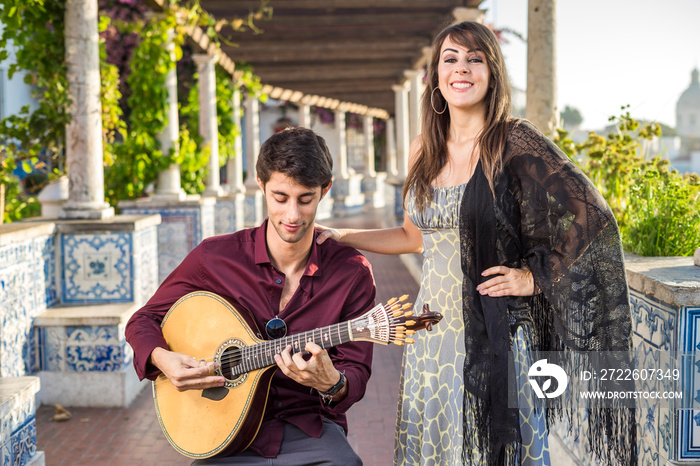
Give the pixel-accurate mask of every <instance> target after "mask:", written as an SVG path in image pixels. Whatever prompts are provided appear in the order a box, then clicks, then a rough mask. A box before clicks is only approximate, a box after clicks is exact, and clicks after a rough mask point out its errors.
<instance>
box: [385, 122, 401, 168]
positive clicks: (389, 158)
mask: <svg viewBox="0 0 700 466" xmlns="http://www.w3.org/2000/svg"><path fill="white" fill-rule="evenodd" d="M386 173H387V175H389V176H390V177H391V178H395V177H396V176H398V174H399V172H398V170H397V169H396V128H395V126H394V119H393V118H389V119H388V120H386Z"/></svg>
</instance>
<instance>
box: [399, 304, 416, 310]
mask: <svg viewBox="0 0 700 466" xmlns="http://www.w3.org/2000/svg"><path fill="white" fill-rule="evenodd" d="M411 306H413V304H411V303H406V304H404V305H403V306H401V309H411Z"/></svg>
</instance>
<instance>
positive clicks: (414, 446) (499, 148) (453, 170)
mask: <svg viewBox="0 0 700 466" xmlns="http://www.w3.org/2000/svg"><path fill="white" fill-rule="evenodd" d="M510 111H511V100H510V86H509V82H508V76H507V72H506V68H505V62H504V59H503V55H502V53H501V50H500V46H499V45H498V41H497V39H496V37H495V35H494V34H493V33H492V32H491V30H489V29H488V28H487V27H485V26H483V25H481V24H479V23H472V22H464V23H460V24H456V25H453V26H450V27H448V28H446V29H444V30H443V31H442V32H440V33H439V34H438V35H437V37H436V38H435V40H434V43H433V51H432V58H431V63H430V65H429V68H428V76H427V85H426V90H425V93H424V95H423V107H422V133H421V135H420V136H419V137H418V138H416V140H414V141H413V143H412V144H411V153H410V160H409V163H410V170H409V173H408V177H407V179H406V183H405V185H404V193H403V194H404V200H405V205H406V215H405V218H404V224H403V226H402V227H399V228H393V229H383V230H332V229H331V230H328V231H327V232H325V233H323V234H322V235H321V238H325V237H328V236H333V237H335V238H336V239H339V240H340V241H341V242H343V243H345V244H349V245H351V246H354V247H356V248H358V249H364V250H368V251H372V252H378V253H386V254H397V253H398V254H400V253H408V252H421V251H422V252H423V256H424V262H423V273H422V278H421V289H420V291H419V294H418V297H417V299H416V308H417V309H420V308H421V307H422V305H423V303H428V304H429V305H430V307H431V308H432V309H433V310H436V311H439V312H441V313H442V314H443V315H444V319H443V321H442V322H440V324H439V325H437V326H436V328H435V329H434V330H433V332H424V333H422V334H420V335H416V337H417V338H416V342H415V344H413V345H409V346H407V347H406V348H405V352H404V367H403V376H402V380H401V392H400V394H399V409H398V419H397V436H396V445H395V463H396V464H398V465H404V464H406V465H418V464H420V465H429V464H430V465H454V464H468V465H492V464H497V465H501V464H508V465H516V464H517V465H547V464H549V463H550V462H549V452H548V445H547V432H546V425H547V422H546V420H545V418H546V415H549V416H552V413H545V412H544V410H543V409H541V408H538V407H536V405H535V403H534V402H533V396H532V391H531V389H530V386H529V384H528V382H527V370H528V368H529V366H530V365H531V364H532V362H533V361H532V359H531V358H532V356H531V354H530V352H531V351H532V350H534V349H541V350H550V351H551V350H567V351H568V350H582V351H590V350H599V351H628V350H629V349H630V342H631V318H630V308H629V299H628V291H627V284H626V277H625V269H624V264H623V258H622V250H621V245H620V237H619V231H618V229H617V224H616V223H615V220H614V217H613V216H612V212H611V211H610V209H609V207H608V206H607V204H606V203H605V201H604V199H603V198H602V196H601V195H600V193H598V191H597V190H596V189H595V187H594V186H593V184H592V183H591V182H590V181H589V180H588V179H587V178H586V177H585V176H584V175H583V173H582V172H581V171H580V170H579V169H578V168H577V167H576V166H575V165H574V164H573V163H572V162H571V161H570V160H569V159H568V158H567V157H566V156H565V155H564V154H563V153H562V152H561V151H560V150H559V149H558V148H557V147H556V146H555V145H554V144H553V143H552V142H551V141H549V140H548V139H547V138H545V137H544V136H543V135H542V134H541V133H539V132H538V131H537V129H535V128H534V126H532V125H531V124H529V123H528V122H525V121H521V120H515V119H513V118H511V116H510ZM321 240H322V239H321ZM509 350H512V351H513V352H514V354H515V371H516V381H509V380H508V352H509ZM509 383H512V385H514V386H513V391H514V390H516V389H517V393H518V395H517V400H518V401H517V404H518V409H509V406H508V395H509ZM562 409H563V410H565V411H566V410H569V409H571V406H568V407H567V406H564V407H561V408H560V409H559V410H558V411H557V413H556V414H559V415H561V413H562ZM568 414H571V413H570V412H569V413H568ZM633 415H634V413H633V412H630V411H629V410H620V409H618V410H599V411H596V412H595V415H589V416H588V423H589V429H588V439H589V441H590V444H591V449H592V451H593V452H594V453H595V454H596V455H597V456H598V457H599V459H600V460H601V461H602V462H604V463H606V464H610V463H613V462H614V461H619V462H620V463H621V464H625V465H628V464H634V463H635V462H636V438H635V437H636V435H635V427H634V426H635V422H634V417H633ZM549 420H550V421H551V420H552V417H550V419H549Z"/></svg>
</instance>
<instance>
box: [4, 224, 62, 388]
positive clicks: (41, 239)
mask: <svg viewBox="0 0 700 466" xmlns="http://www.w3.org/2000/svg"><path fill="white" fill-rule="evenodd" d="M47 231H51V230H47ZM54 257H55V239H54V236H53V234H52V233H51V234H40V235H39V236H36V237H32V235H31V233H28V234H27V235H26V239H23V240H20V241H17V242H11V243H10V244H6V245H4V246H0V319H1V320H2V322H1V324H2V325H1V326H0V355H1V357H0V377H19V376H23V375H29V374H32V373H34V372H35V370H36V368H37V365H38V364H37V354H36V344H35V340H34V333H33V331H32V320H33V319H34V317H35V316H36V315H38V314H39V313H41V312H43V311H44V310H45V309H46V308H47V307H50V306H53V305H54V304H56V302H57V299H56V274H55V268H54V264H55V263H54Z"/></svg>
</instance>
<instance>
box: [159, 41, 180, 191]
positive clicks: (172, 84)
mask: <svg viewBox="0 0 700 466" xmlns="http://www.w3.org/2000/svg"><path fill="white" fill-rule="evenodd" d="M169 34H170V35H171V36H172V34H173V31H170V32H169ZM168 47H169V48H170V57H171V59H172V60H173V65H172V67H171V68H170V71H168V74H167V75H166V77H165V87H166V88H167V90H168V97H167V102H166V103H167V108H166V116H167V118H168V123H167V125H166V126H165V128H163V130H162V131H161V132H160V134H158V142H160V150H161V151H162V152H163V155H168V153H169V152H170V149H172V148H173V147H174V148H175V149H176V150H177V147H178V145H179V139H180V117H179V115H178V108H177V71H176V69H175V51H174V46H173V44H172V43H169V44H168ZM152 197H153V199H155V200H159V201H171V200H172V201H182V200H184V199H185V198H186V197H187V195H186V194H185V191H184V190H183V189H182V184H181V182H180V165H178V164H176V163H174V164H172V165H170V166H169V167H168V168H167V169H165V170H163V171H162V172H160V173H159V174H158V181H157V183H156V191H155V193H154V195H153V196H152Z"/></svg>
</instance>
